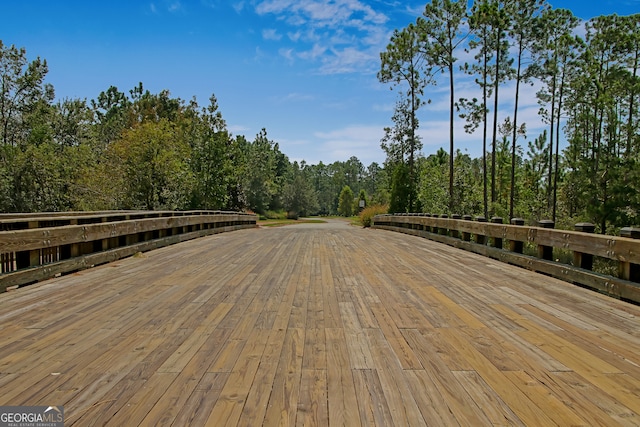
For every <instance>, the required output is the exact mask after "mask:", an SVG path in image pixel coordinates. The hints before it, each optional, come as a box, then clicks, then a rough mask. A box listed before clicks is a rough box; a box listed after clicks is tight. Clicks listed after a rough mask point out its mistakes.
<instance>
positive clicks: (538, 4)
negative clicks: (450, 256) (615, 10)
mask: <svg viewBox="0 0 640 427" xmlns="http://www.w3.org/2000/svg"><path fill="white" fill-rule="evenodd" d="M380 57H381V66H380V71H379V72H378V79H379V80H380V81H381V82H382V83H387V84H391V85H392V88H397V90H398V93H399V97H398V101H397V103H396V108H395V111H394V114H393V117H392V122H393V126H390V127H388V128H386V129H385V137H384V139H383V141H382V148H383V150H384V151H385V152H386V156H387V159H386V161H385V164H384V168H385V169H386V170H388V174H389V175H390V176H391V187H390V188H391V194H390V203H391V206H390V209H391V210H392V211H394V212H405V211H427V212H436V213H465V214H467V213H468V214H477V215H484V216H485V217H490V216H493V215H498V216H502V217H505V218H507V219H508V218H513V217H522V218H525V219H528V220H529V221H530V222H533V221H535V220H538V219H542V218H546V219H552V220H554V221H557V222H559V223H560V224H564V225H565V226H569V225H571V224H572V223H575V222H580V221H589V222H593V223H595V224H596V225H597V226H598V230H599V231H600V232H602V233H605V232H607V231H612V230H615V229H616V228H619V227H621V226H628V225H633V224H637V223H638V222H639V221H638V209H639V208H640V197H639V192H638V190H639V187H640V180H639V179H638V178H640V176H639V175H640V170H639V169H638V161H639V160H640V158H639V155H640V135H639V133H638V105H639V103H640V102H639V101H640V100H639V99H638V97H639V94H640V77H639V76H638V66H639V65H640V63H639V60H640V14H636V15H630V16H617V15H609V16H599V17H596V18H593V19H591V20H589V21H587V22H583V21H581V20H580V19H578V18H576V17H575V16H574V15H573V14H572V13H571V11H569V10H566V9H554V8H552V7H551V6H550V5H549V4H548V3H547V2H545V1H544V0H506V1H499V0H477V1H474V2H473V4H471V5H470V4H469V2H467V1H462V0H459V1H452V0H431V1H430V2H429V3H428V4H427V5H426V6H425V8H424V12H423V14H422V16H419V17H417V18H416V20H415V22H412V23H411V24H409V25H408V26H407V27H405V28H403V29H398V30H395V31H394V32H393V35H392V36H391V38H390V41H389V44H388V46H387V48H386V50H385V51H383V52H382V53H381V55H380ZM463 57H464V58H469V59H468V60H466V61H463V60H462V59H460V58H463ZM460 72H463V73H460ZM469 79H472V80H473V82H474V85H475V88H476V89H475V90H476V93H477V96H475V97H473V98H471V99H469V98H462V97H459V96H457V93H458V91H459V87H460V81H461V80H462V81H463V83H466V82H468V81H469ZM434 85H440V86H444V87H446V89H447V92H448V100H449V102H448V105H449V141H448V142H449V144H448V145H449V147H448V148H449V150H448V151H445V150H444V149H441V150H440V151H438V152H437V153H435V154H432V155H429V156H428V157H426V158H425V157H423V156H420V150H421V148H422V141H421V139H420V137H419V135H418V134H417V132H416V130H417V129H418V127H419V115H418V111H419V109H420V107H422V106H423V105H425V104H426V103H428V102H430V100H429V99H428V96H427V95H428V91H429V88H430V87H432V86H434ZM523 85H532V86H533V85H535V87H536V88H538V90H537V95H536V96H537V101H538V104H539V108H540V110H539V114H540V116H541V118H542V119H543V121H544V123H545V124H546V126H547V129H546V130H545V131H544V132H542V133H541V134H539V135H531V134H530V132H528V131H527V127H526V123H523V122H521V119H520V116H519V115H518V113H519V112H521V106H520V96H521V93H522V87H523ZM505 105H508V106H509V107H505ZM505 108H506V110H505V111H504V112H503V111H502V110H501V109H505ZM505 113H506V114H505ZM499 116H506V118H505V119H504V120H503V121H499V120H498V118H499ZM456 121H462V123H464V126H465V130H466V131H468V132H470V133H472V132H475V131H478V132H477V133H480V134H481V135H482V136H481V137H479V138H478V139H479V140H478V145H479V146H481V147H482V151H481V152H482V153H483V154H482V156H481V158H478V159H472V158H470V156H468V155H467V154H463V153H461V152H460V151H459V150H458V149H456V146H455V140H456V139H455V138H456V137H455V135H454V129H455V123H456ZM525 139H526V145H524V144H523V142H524V141H525ZM563 140H566V144H563V148H562V149H561V141H563ZM438 142H439V141H438ZM525 150H526V151H525ZM610 229H612V230H610Z"/></svg>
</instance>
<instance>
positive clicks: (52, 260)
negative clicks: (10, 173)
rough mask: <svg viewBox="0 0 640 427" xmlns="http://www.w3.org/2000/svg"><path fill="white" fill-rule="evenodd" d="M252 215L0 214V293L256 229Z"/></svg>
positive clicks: (173, 213)
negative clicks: (181, 244) (158, 250)
mask: <svg viewBox="0 0 640 427" xmlns="http://www.w3.org/2000/svg"><path fill="white" fill-rule="evenodd" d="M256 221H257V217H256V215H253V214H245V213H238V212H221V211H185V212H179V211H177V212H174V211H104V212H65V213H37V214H0V265H1V272H0V292H4V291H6V290H7V288H12V287H18V286H23V285H27V284H30V283H34V282H37V281H40V280H44V279H48V278H51V277H55V276H56V275H59V274H66V273H71V272H74V271H78V270H82V269H85V268H89V267H92V266H94V265H99V264H104V263H107V262H111V261H115V260H117V259H120V258H124V257H128V256H131V255H134V254H135V253H137V252H144V251H148V250H151V249H156V248H160V247H163V246H167V245H171V244H174V243H178V242H182V241H185V240H189V239H194V238H197V237H202V236H206V235H209V234H215V233H222V232H225V231H232V230H239V229H243V228H251V227H255V226H256Z"/></svg>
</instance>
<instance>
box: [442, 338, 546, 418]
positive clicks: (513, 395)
mask: <svg viewBox="0 0 640 427" xmlns="http://www.w3.org/2000/svg"><path fill="white" fill-rule="evenodd" d="M442 338H443V339H446V340H448V341H449V342H450V343H451V345H452V346H453V347H455V348H456V349H457V350H458V351H459V352H461V353H462V354H463V355H464V357H465V358H466V359H467V360H468V361H469V362H470V363H471V364H472V365H473V367H474V370H475V371H476V372H478V374H479V375H480V376H481V377H482V379H483V380H484V381H485V382H486V383H487V384H489V386H490V387H491V388H492V389H493V390H494V391H495V392H496V393H497V394H498V396H500V398H501V399H502V400H503V401H504V402H506V403H507V405H509V407H510V408H511V410H513V412H514V413H515V414H516V415H517V416H518V418H520V419H521V420H522V422H524V423H525V424H527V425H539V424H542V425H554V424H555V423H554V422H553V421H552V419H550V418H549V416H548V415H547V412H546V410H545V408H541V407H538V406H536V405H534V404H533V402H532V401H531V400H530V399H529V398H528V397H527V396H526V395H525V394H523V393H522V392H521V391H520V390H519V389H518V388H517V387H516V386H515V385H514V384H513V383H512V382H511V381H510V380H509V378H507V377H506V376H505V375H504V373H503V372H501V371H500V370H498V369H497V368H496V367H495V366H494V365H493V364H491V363H490V362H489V361H488V360H487V359H486V358H485V357H484V356H483V355H482V354H481V353H480V352H478V351H477V350H476V349H475V348H474V347H473V346H472V345H471V344H470V343H469V342H468V341H467V340H466V338H465V337H464V336H463V335H461V334H460V333H459V332H457V331H455V330H454V331H451V333H449V334H447V335H443V336H442Z"/></svg>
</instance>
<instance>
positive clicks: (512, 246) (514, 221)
mask: <svg viewBox="0 0 640 427" xmlns="http://www.w3.org/2000/svg"><path fill="white" fill-rule="evenodd" d="M511 225H524V219H523V218H511ZM509 250H510V251H511V252H516V253H519V254H521V253H522V252H523V250H524V242H519V241H517V240H510V241H509Z"/></svg>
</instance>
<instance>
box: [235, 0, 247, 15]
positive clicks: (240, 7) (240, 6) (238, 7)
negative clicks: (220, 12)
mask: <svg viewBox="0 0 640 427" xmlns="http://www.w3.org/2000/svg"><path fill="white" fill-rule="evenodd" d="M243 9H244V2H243V1H240V2H237V3H233V10H235V11H236V13H240V12H242V10H243Z"/></svg>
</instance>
